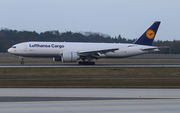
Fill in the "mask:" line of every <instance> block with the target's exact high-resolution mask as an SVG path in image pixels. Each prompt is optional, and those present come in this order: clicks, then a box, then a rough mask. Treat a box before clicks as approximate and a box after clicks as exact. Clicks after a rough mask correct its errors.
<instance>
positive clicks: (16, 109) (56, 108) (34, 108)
mask: <svg viewBox="0 0 180 113" xmlns="http://www.w3.org/2000/svg"><path fill="white" fill-rule="evenodd" d="M178 106H180V105H144V106H95V107H49V108H47V107H46V108H7V109H0V111H5V110H40V109H44V110H48V109H50V110H51V109H90V108H95V109H96V108H98V109H99V108H106V109H107V108H126V107H127V108H129V107H131V108H134V107H137V108H141V107H178Z"/></svg>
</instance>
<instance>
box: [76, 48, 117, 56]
mask: <svg viewBox="0 0 180 113" xmlns="http://www.w3.org/2000/svg"><path fill="white" fill-rule="evenodd" d="M116 50H119V48H104V49H92V50H81V51H78V54H80V55H82V56H86V55H98V53H100V54H105V53H108V52H114V51H116Z"/></svg>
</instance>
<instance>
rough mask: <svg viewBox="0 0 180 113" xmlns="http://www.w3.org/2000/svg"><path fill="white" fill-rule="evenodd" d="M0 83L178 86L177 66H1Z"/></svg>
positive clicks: (18, 85) (60, 85)
mask: <svg viewBox="0 0 180 113" xmlns="http://www.w3.org/2000/svg"><path fill="white" fill-rule="evenodd" d="M0 87H114V88H116V87H132V88H133V87H143V88H145V87H146V88H150V87H157V88H159V87H161V88H169V87H170V88H180V68H165V67H164V68H163V67H161V68H147V67H146V68H0Z"/></svg>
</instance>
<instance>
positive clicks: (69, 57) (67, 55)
mask: <svg viewBox="0 0 180 113" xmlns="http://www.w3.org/2000/svg"><path fill="white" fill-rule="evenodd" d="M78 59H79V55H78V54H77V53H76V52H70V51H66V52H63V53H62V55H61V60H62V62H76V61H77V60H78Z"/></svg>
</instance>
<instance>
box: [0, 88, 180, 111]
mask: <svg viewBox="0 0 180 113" xmlns="http://www.w3.org/2000/svg"><path fill="white" fill-rule="evenodd" d="M179 94H180V89H130V88H129V89H126V88H0V113H12V112H14V113H32V112H33V113H41V112H42V113H49V112H53V113H59V112H65V113H72V112H73V113H92V112H93V113H119V112H128V113H131V112H132V113H178V112H179V111H180V95H179Z"/></svg>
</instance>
